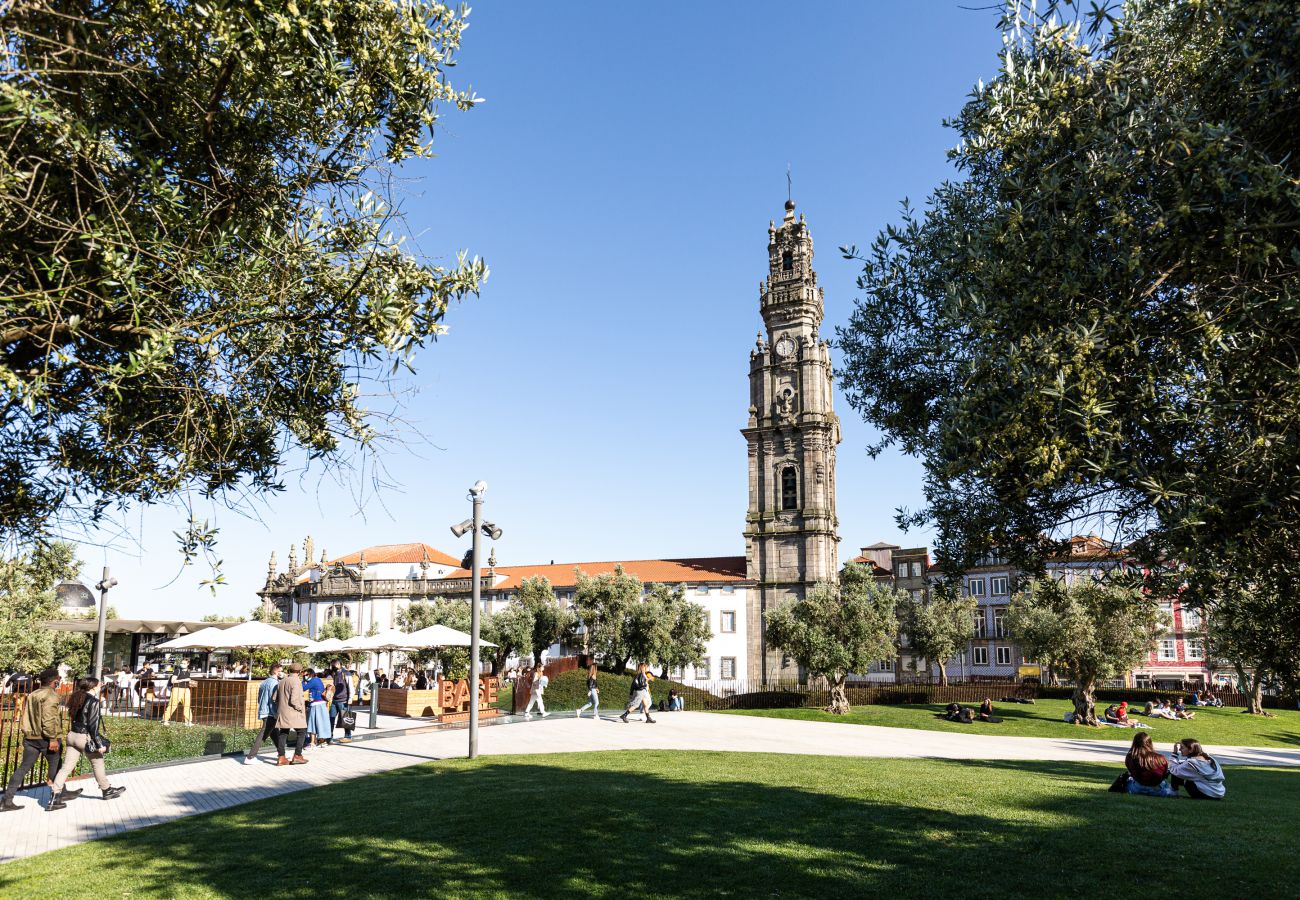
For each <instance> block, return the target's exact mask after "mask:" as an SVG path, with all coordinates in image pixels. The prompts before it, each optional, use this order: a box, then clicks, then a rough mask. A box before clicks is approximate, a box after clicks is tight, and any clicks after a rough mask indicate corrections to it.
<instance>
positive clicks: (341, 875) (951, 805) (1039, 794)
mask: <svg viewBox="0 0 1300 900" xmlns="http://www.w3.org/2000/svg"><path fill="white" fill-rule="evenodd" d="M1115 771H1116V770H1115V769H1114V768H1113V767H1108V766H1098V765H1092V764H1080V763H1067V762H1043V763H1023V762H1013V761H995V762H984V761H959V762H958V761H951V762H948V761H934V760H907V761H897V760H863V759H841V758H828V757H788V756H785V757H783V756H773V755H752V754H720V753H692V754H674V753H667V752H641V753H605V754H589V755H574V756H563V757H555V758H549V759H547V760H546V761H545V762H539V761H538V759H537V758H536V757H528V758H525V759H521V760H520V761H514V760H510V759H489V760H487V761H480V762H478V763H465V762H455V763H437V764H434V765H426V766H419V767H413V768H410V769H404V770H399V771H396V772H390V773H385V774H383V775H379V776H373V777H370V778H365V779H360V780H356V781H352V782H346V783H342V784H337V785H332V786H329V787H325V788H320V789H316V790H311V791H306V792H302V793H298V794H293V795H289V796H284V797H280V798H276V799H274V800H269V801H262V802H258V803H254V804H250V805H246V806H242V807H238V808H235V809H231V810H225V811H222V812H219V813H214V814H210V815H205V816H200V817H196V818H191V819H186V820H183V821H178V822H173V823H169V824H167V825H163V826H160V827H155V828H149V829H144V830H141V831H137V832H134V833H132V834H128V835H125V836H121V837H118V838H112V839H108V840H105V841H99V842H95V843H92V844H86V845H82V846H80V847H76V848H72V849H71V850H69V851H61V852H60V853H57V854H50V855H46V856H43V857H36V858H33V859H31V860H25V861H21V862H18V863H13V864H10V865H7V866H5V867H4V868H0V893H5V894H13V895H20V894H23V895H32V896H34V895H37V894H48V895H53V896H80V893H79V891H80V890H84V889H85V888H86V887H88V886H90V885H94V887H95V892H96V895H97V896H108V895H112V896H116V895H119V894H123V893H128V892H130V893H134V894H138V895H143V896H153V895H166V896H184V895H186V894H190V895H194V894H196V893H197V894H203V895H208V894H216V895H220V896H253V895H256V894H258V893H274V894H275V895H279V896H293V897H308V896H310V897H342V896H398V895H407V896H409V895H414V896H449V895H455V896H477V895H497V896H560V895H575V894H577V895H617V896H620V897H628V896H633V897H634V896H663V895H670V896H698V895H703V894H711V895H712V894H717V893H722V892H726V893H730V894H734V895H738V896H777V895H779V896H818V897H840V896H856V895H867V894H878V893H881V892H886V891H889V892H894V893H898V894H900V895H902V896H935V895H958V894H960V895H963V896H992V895H998V896H1008V895H1012V896H1026V895H1032V896H1058V895H1061V896H1063V895H1072V896H1090V895H1094V894H1095V895H1107V896H1114V895H1116V891H1115V886H1114V885H1113V884H1112V883H1110V882H1108V880H1107V879H1106V878H1105V877H1103V876H1102V875H1101V874H1098V875H1097V877H1096V878H1092V877H1091V876H1088V875H1084V876H1083V877H1082V878H1080V877H1079V876H1077V875H1072V874H1071V873H1077V872H1079V871H1083V872H1087V871H1089V869H1090V868H1094V869H1095V871H1096V872H1097V873H1101V872H1104V871H1106V868H1105V867H1107V866H1113V865H1114V864H1115V862H1116V860H1119V859H1124V858H1133V859H1137V858H1138V857H1139V856H1140V855H1141V853H1143V852H1145V850H1144V848H1165V849H1167V848H1168V847H1169V846H1170V845H1171V844H1172V845H1175V846H1177V845H1179V844H1180V843H1181V842H1185V841H1188V840H1196V839H1198V838H1196V835H1203V834H1207V833H1217V834H1240V835H1243V836H1244V835H1247V834H1249V835H1251V838H1250V839H1249V840H1241V841H1230V842H1217V843H1216V845H1215V848H1216V849H1215V853H1214V854H1183V855H1180V857H1179V861H1178V865H1177V866H1171V867H1168V868H1167V869H1165V870H1163V871H1162V873H1161V876H1160V887H1161V889H1162V890H1166V891H1168V890H1180V891H1190V890H1195V891H1196V892H1197V895H1206V894H1209V895H1211V896H1213V895H1215V894H1216V893H1221V894H1231V895H1238V896H1240V895H1244V894H1247V893H1250V894H1253V895H1256V896H1259V897H1265V896H1274V895H1277V896H1283V895H1288V894H1289V893H1290V891H1291V890H1292V889H1293V886H1294V884H1295V883H1296V880H1297V879H1300V861H1298V860H1297V858H1296V855H1295V854H1294V852H1293V848H1294V843H1295V841H1296V839H1297V838H1298V837H1300V835H1297V833H1296V826H1295V824H1294V823H1295V821H1296V820H1295V816H1294V810H1295V808H1296V804H1297V803H1300V775H1297V774H1295V773H1282V772H1276V771H1270V770H1253V771H1237V772H1233V773H1231V775H1230V779H1229V785H1230V786H1229V790H1230V794H1229V796H1230V798H1231V799H1230V801H1229V802H1225V803H1220V804H1209V803H1195V802H1192V801H1190V800H1160V799H1155V798H1145V797H1129V796H1127V795H1114V794H1108V793H1106V792H1105V788H1106V785H1107V783H1108V782H1109V780H1110V778H1111V777H1112V776H1113V774H1114V772H1115ZM178 799H179V800H180V801H181V802H190V803H192V804H193V805H196V806H197V805H199V804H200V803H201V798H199V797H193V798H186V797H185V795H184V794H182V795H181V796H180V798H178ZM1260 822H1271V823H1272V826H1271V829H1263V830H1261V828H1260V824H1259V823H1260ZM1089 861H1090V862H1091V865H1089ZM62 879H66V880H67V883H66V884H63V883H61V880H62ZM1216 888H1217V889H1218V890H1217V891H1216ZM1121 893H1122V891H1121Z"/></svg>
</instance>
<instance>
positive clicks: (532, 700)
mask: <svg viewBox="0 0 1300 900" xmlns="http://www.w3.org/2000/svg"><path fill="white" fill-rule="evenodd" d="M550 683H551V679H549V678H547V677H546V670H545V669H543V668H542V666H541V664H540V663H539V664H537V665H535V666H533V680H532V685H531V686H530V687H529V689H528V705H527V706H526V707H524V718H525V719H531V718H532V717H533V707H534V706H536V707H537V709H538V710H539V711H541V714H542V718H543V719H545V718H546V717H547V716H549V715H550V713H548V712H547V711H546V701H545V700H543V699H542V695H543V694H544V693H545V692H546V686H547V685H548V684H550Z"/></svg>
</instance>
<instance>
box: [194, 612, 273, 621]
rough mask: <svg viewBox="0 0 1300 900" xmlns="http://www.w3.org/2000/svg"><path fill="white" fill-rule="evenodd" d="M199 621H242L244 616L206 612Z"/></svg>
mask: <svg viewBox="0 0 1300 900" xmlns="http://www.w3.org/2000/svg"><path fill="white" fill-rule="evenodd" d="M199 621H200V622H242V621H244V617H243V616H223V615H221V614H220V613H208V614H207V615H205V616H204V617H203V618H201V619H199ZM276 621H277V622H278V621H279V619H276Z"/></svg>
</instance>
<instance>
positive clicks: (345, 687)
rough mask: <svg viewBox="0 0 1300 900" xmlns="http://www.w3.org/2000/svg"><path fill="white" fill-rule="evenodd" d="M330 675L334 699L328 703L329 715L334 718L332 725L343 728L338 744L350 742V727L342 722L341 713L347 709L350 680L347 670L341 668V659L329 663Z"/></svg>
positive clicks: (350, 690) (350, 687) (350, 696)
mask: <svg viewBox="0 0 1300 900" xmlns="http://www.w3.org/2000/svg"><path fill="white" fill-rule="evenodd" d="M330 677H331V678H332V679H333V680H334V700H333V701H332V702H331V703H330V717H331V718H332V719H333V720H334V727H335V728H336V729H337V728H342V729H343V737H341V738H340V739H339V743H340V744H347V743H350V742H351V740H352V729H351V728H350V727H348V726H347V725H346V724H344V722H343V714H344V713H346V712H347V711H348V703H349V701H351V699H352V680H351V679H350V678H348V670H347V669H345V668H343V661H342V660H339V659H336V660H334V662H333V663H331V664H330Z"/></svg>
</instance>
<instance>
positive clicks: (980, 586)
mask: <svg viewBox="0 0 1300 900" xmlns="http://www.w3.org/2000/svg"><path fill="white" fill-rule="evenodd" d="M966 593H968V594H970V595H971V596H972V597H983V596H984V579H983V578H972V579H971V580H970V581H968V582H966Z"/></svg>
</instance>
